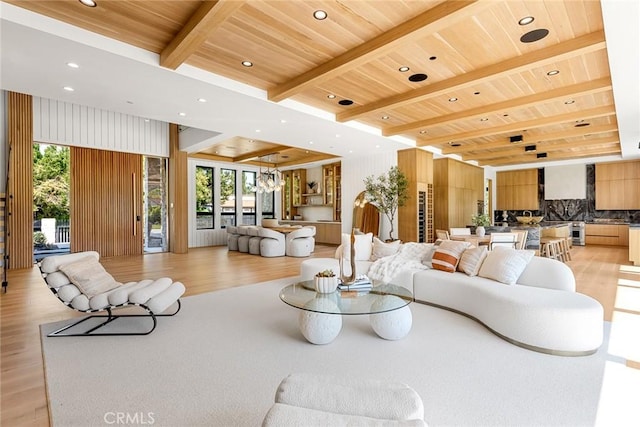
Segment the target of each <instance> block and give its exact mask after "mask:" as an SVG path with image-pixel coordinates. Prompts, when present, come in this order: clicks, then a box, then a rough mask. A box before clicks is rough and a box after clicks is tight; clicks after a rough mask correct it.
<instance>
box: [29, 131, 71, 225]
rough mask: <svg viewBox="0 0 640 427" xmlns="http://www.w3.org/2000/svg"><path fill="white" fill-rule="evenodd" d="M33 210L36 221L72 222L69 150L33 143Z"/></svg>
mask: <svg viewBox="0 0 640 427" xmlns="http://www.w3.org/2000/svg"><path fill="white" fill-rule="evenodd" d="M33 210H34V212H35V213H36V214H35V215H36V219H42V218H56V219H58V220H68V219H69V148H67V147H57V146H55V145H49V146H47V147H46V148H45V149H44V151H43V152H41V151H40V144H37V143H36V144H33Z"/></svg>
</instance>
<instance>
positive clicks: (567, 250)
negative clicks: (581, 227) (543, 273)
mask: <svg viewBox="0 0 640 427" xmlns="http://www.w3.org/2000/svg"><path fill="white" fill-rule="evenodd" d="M569 239H571V238H570V237H565V238H564V239H562V241H561V246H562V256H563V258H564V262H567V261H571V245H570V242H569Z"/></svg>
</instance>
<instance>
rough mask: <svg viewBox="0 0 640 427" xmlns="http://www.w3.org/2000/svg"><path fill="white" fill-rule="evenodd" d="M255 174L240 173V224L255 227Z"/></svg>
mask: <svg viewBox="0 0 640 427" xmlns="http://www.w3.org/2000/svg"><path fill="white" fill-rule="evenodd" d="M255 188H256V173H255V172H247V171H243V172H242V223H243V224H244V225H256V190H255Z"/></svg>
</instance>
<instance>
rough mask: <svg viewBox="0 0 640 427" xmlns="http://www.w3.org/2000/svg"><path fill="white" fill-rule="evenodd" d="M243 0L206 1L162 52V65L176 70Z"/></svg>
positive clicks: (240, 5)
mask: <svg viewBox="0 0 640 427" xmlns="http://www.w3.org/2000/svg"><path fill="white" fill-rule="evenodd" d="M243 3H244V2H243V0H215V1H204V2H202V6H200V8H198V10H196V12H195V13H194V14H193V15H192V16H191V18H189V21H188V22H187V23H186V25H185V26H184V27H182V29H181V30H180V32H179V33H178V34H177V35H176V36H175V38H174V39H173V40H171V42H170V43H169V44H168V45H167V47H165V48H164V49H163V51H162V52H161V53H160V65H161V66H163V67H167V68H170V69H172V70H175V69H176V68H178V67H179V66H180V65H181V64H182V63H183V62H185V61H186V60H187V59H188V58H189V57H190V56H191V55H192V54H193V53H195V52H196V51H197V50H198V49H199V48H200V46H201V45H202V44H203V43H204V42H205V41H206V40H207V38H209V36H210V35H211V34H212V33H213V32H214V31H216V30H217V29H218V28H219V27H220V26H221V25H222V24H223V23H224V22H225V21H226V20H227V19H228V18H229V17H230V16H231V15H232V14H233V13H234V12H235V11H236V10H238V9H239V8H240V7H242V5H243Z"/></svg>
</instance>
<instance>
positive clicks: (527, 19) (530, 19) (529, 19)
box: [518, 16, 536, 25]
mask: <svg viewBox="0 0 640 427" xmlns="http://www.w3.org/2000/svg"><path fill="white" fill-rule="evenodd" d="M535 19H536V18H534V17H533V16H525V17H524V18H522V19H521V20H519V21H518V24H519V25H529V24H531V23H532V22H533V21H534V20H535Z"/></svg>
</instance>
